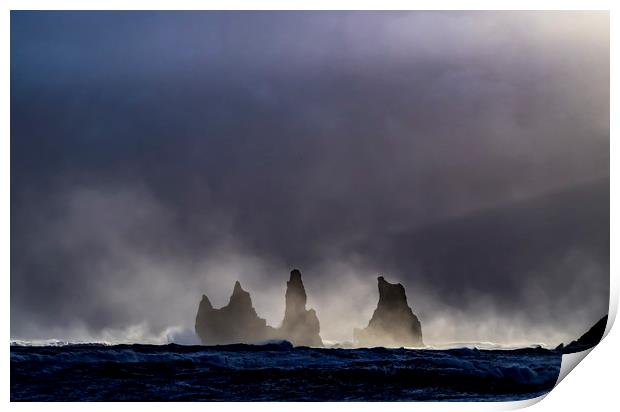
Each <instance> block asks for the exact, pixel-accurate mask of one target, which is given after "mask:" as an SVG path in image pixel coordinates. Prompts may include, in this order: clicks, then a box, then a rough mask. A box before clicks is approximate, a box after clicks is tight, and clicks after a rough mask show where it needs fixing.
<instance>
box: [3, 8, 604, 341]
mask: <svg viewBox="0 0 620 412" xmlns="http://www.w3.org/2000/svg"><path fill="white" fill-rule="evenodd" d="M295 267H296V268H299V269H300V270H301V271H302V274H303V277H304V283H305V284H306V290H307V292H308V299H309V302H308V303H309V306H312V307H314V308H315V309H316V310H317V313H318V316H319V319H320V321H321V327H322V337H323V338H324V339H326V340H328V341H329V340H341V341H342V340H350V339H351V337H352V330H353V328H354V327H361V326H364V325H365V323H366V322H367V321H368V319H369V318H370V316H371V314H372V310H373V309H374V306H375V305H376V301H377V292H376V277H377V276H378V274H379V273H381V274H383V275H384V276H385V277H386V279H388V280H389V281H400V282H402V283H403V284H404V285H405V287H406V289H407V291H408V296H409V301H410V303H411V304H412V306H413V309H414V312H416V313H417V314H418V316H419V318H420V321H421V322H422V328H423V332H424V335H425V342H426V343H430V344H439V343H444V342H449V341H474V340H475V341H494V342H499V343H532V342H541V343H548V344H555V343H559V342H560V341H568V340H572V339H573V338H574V337H576V336H578V335H580V334H581V333H583V332H584V331H585V330H587V328H588V327H589V326H590V325H591V324H593V323H594V322H595V321H596V320H598V319H599V318H600V317H601V316H602V315H604V314H605V313H606V312H607V307H608V299H609V15H608V13H603V12H588V13H582V12H458V13H457V12H12V14H11V338H12V339H43V338H58V339H87V340H90V339H107V340H153V341H160V340H162V339H164V340H165V339H166V336H173V335H175V333H176V334H183V333H186V332H184V331H186V330H187V329H188V328H191V327H192V325H193V321H194V316H195V311H196V309H197V305H198V302H199V300H200V296H201V294H202V293H206V294H207V295H208V296H209V298H210V299H211V301H212V302H213V303H214V305H216V306H218V305H222V304H224V303H225V302H226V300H227V299H228V297H229V295H230V293H231V291H232V286H233V284H234V281H235V280H237V279H239V280H240V281H241V282H242V284H243V286H244V289H246V290H249V291H250V292H251V294H252V298H253V299H254V303H255V307H256V309H257V311H258V313H259V314H260V315H261V316H263V317H266V318H267V320H268V322H269V323H270V324H272V325H274V326H277V324H278V322H280V321H281V319H282V316H283V313H284V288H285V282H286V279H287V276H288V272H289V271H290V270H291V269H292V268H295Z"/></svg>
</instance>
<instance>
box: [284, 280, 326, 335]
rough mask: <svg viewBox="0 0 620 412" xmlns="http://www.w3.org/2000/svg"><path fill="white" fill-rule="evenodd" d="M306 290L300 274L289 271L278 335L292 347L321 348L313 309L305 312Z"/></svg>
mask: <svg viewBox="0 0 620 412" xmlns="http://www.w3.org/2000/svg"><path fill="white" fill-rule="evenodd" d="M306 300H307V296H306V289H305V288H304V284H303V282H302V280H301V272H300V271H299V270H297V269H294V270H292V271H291V277H290V280H289V281H288V282H287V283H286V295H285V303H286V308H285V310H284V320H283V321H282V326H281V327H280V329H279V332H280V335H281V336H282V337H283V338H284V339H286V340H289V341H290V342H291V343H293V344H294V345H302V346H323V341H322V340H321V337H320V336H319V332H320V330H321V327H320V324H319V319H318V318H317V316H316V312H315V311H314V309H310V310H306Z"/></svg>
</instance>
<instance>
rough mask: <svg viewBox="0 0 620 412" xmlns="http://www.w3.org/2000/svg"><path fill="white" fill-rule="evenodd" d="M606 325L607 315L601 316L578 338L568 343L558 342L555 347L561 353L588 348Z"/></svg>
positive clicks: (600, 335)
mask: <svg viewBox="0 0 620 412" xmlns="http://www.w3.org/2000/svg"><path fill="white" fill-rule="evenodd" d="M606 327H607V315H605V316H603V317H602V318H601V319H600V320H599V321H598V322H596V323H595V324H594V326H592V327H591V328H590V329H589V330H588V331H587V332H586V333H584V334H583V335H581V337H579V339H577V340H574V341H572V342H571V343H569V344H568V345H566V346H564V344H560V345H559V346H558V347H557V348H556V349H557V350H561V351H562V353H575V352H581V351H584V350H586V349H590V348H591V347H593V346H596V345H597V344H598V343H599V342H600V341H601V339H603V334H604V333H605V328H606Z"/></svg>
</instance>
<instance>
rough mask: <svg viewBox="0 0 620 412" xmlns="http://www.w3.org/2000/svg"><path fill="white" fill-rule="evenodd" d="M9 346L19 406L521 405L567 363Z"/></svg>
mask: <svg viewBox="0 0 620 412" xmlns="http://www.w3.org/2000/svg"><path fill="white" fill-rule="evenodd" d="M11 345H12V346H11V400H47V401H55V400H58V401H70V400H102V401H110V400H141V401H151V400H174V401H183V400H188V401H199V400H222V401H250V400H254V401H260V400H265V401H276V400H282V401H329V400H331V401H339V400H358V401H372V400H381V401H390V400H392V401H394V400H461V401H463V400H516V399H527V398H532V397H536V396H540V395H542V394H544V393H546V392H548V391H549V390H551V389H552V388H553V386H554V384H555V382H556V380H557V377H558V374H559V370H560V363H561V353H559V352H557V351H553V350H547V349H544V348H522V349H516V350H481V349H476V348H459V349H448V350H432V349H422V350H420V349H404V348H401V349H386V348H369V349H340V348H334V349H325V348H307V347H293V346H292V345H291V344H290V343H289V342H286V341H273V342H265V343H264V344H262V345H244V344H236V345H223V346H184V345H177V344H168V345H141V344H132V345H108V344H106V343H83V344H60V343H59V344H56V345H47V346H33V345H31V344H27V345H23V344H20V343H17V342H12V343H11Z"/></svg>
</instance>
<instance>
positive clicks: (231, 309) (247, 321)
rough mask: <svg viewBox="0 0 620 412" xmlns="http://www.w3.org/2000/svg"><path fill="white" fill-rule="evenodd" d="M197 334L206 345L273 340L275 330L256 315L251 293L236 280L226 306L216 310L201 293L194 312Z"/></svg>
mask: <svg viewBox="0 0 620 412" xmlns="http://www.w3.org/2000/svg"><path fill="white" fill-rule="evenodd" d="M196 334H197V335H198V337H199V338H200V340H201V341H202V343H203V344H205V345H220V344H229V343H255V342H259V341H262V340H267V339H272V338H273V336H274V329H273V328H272V327H270V326H267V322H266V321H265V319H262V318H260V317H259V316H258V315H257V314H256V310H254V307H253V306H252V298H251V297H250V294H249V293H248V292H246V291H245V290H243V288H242V287H241V284H240V283H239V282H238V281H237V282H236V283H235V287H234V289H233V293H232V295H231V297H230V301H229V302H228V305H226V306H224V307H222V308H220V309H215V308H213V306H212V305H211V302H210V301H209V298H208V297H207V296H205V295H202V300H201V301H200V305H199V306H198V314H197V315H196Z"/></svg>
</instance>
